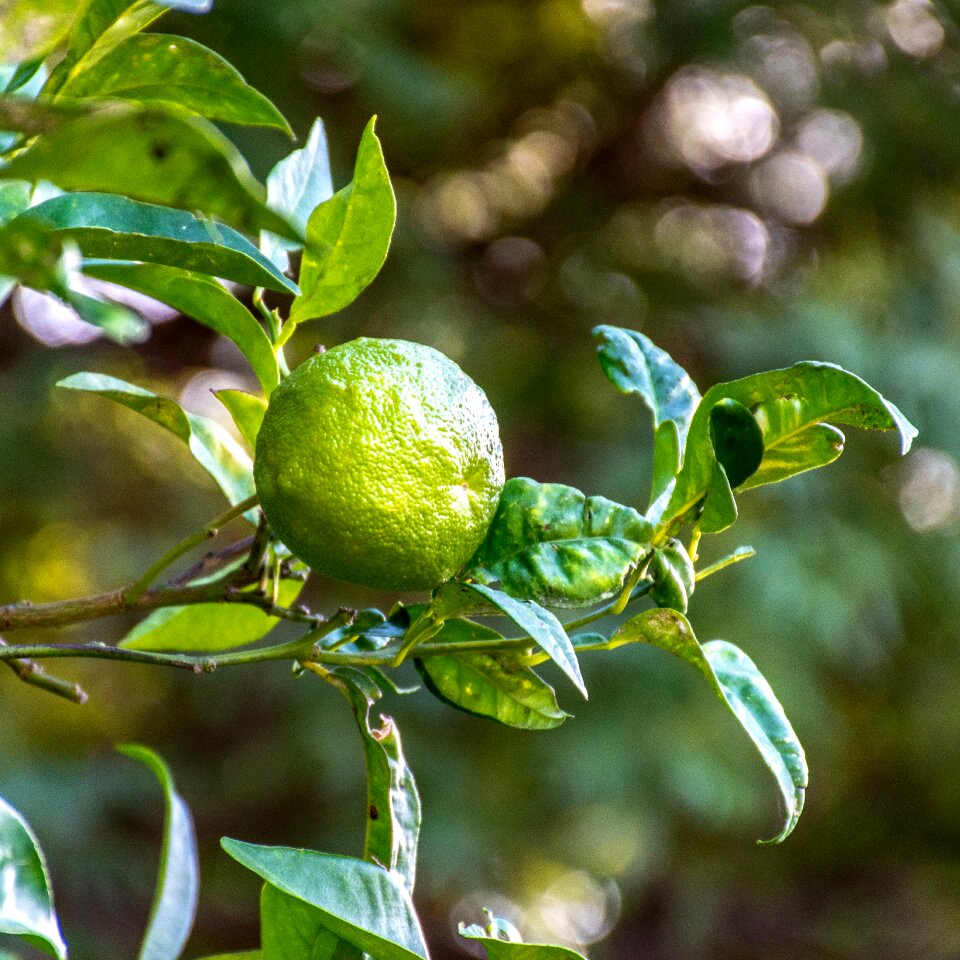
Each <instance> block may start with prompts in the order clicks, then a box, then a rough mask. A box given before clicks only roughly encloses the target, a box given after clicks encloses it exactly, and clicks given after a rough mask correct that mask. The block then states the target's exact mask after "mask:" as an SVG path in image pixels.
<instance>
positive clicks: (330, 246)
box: [286, 118, 397, 336]
mask: <svg viewBox="0 0 960 960" xmlns="http://www.w3.org/2000/svg"><path fill="white" fill-rule="evenodd" d="M374 119H375V118H374ZM373 126H374V120H371V121H370V123H368V124H367V128H366V130H364V132H363V137H362V139H361V140H360V147H359V149H358V150H357V162H356V165H355V167H354V171H353V181H352V182H351V183H350V184H349V185H348V186H346V187H344V188H343V189H342V190H339V191H338V192H337V193H335V194H334V195H333V196H332V197H331V198H330V199H329V200H327V201H325V202H324V203H321V204H320V205H319V206H318V207H316V209H314V211H313V212H312V213H311V214H310V219H309V220H308V222H307V243H306V247H305V248H304V251H303V261H302V263H301V266H300V288H301V290H302V293H301V295H300V296H299V297H297V298H296V299H295V300H294V301H293V306H292V307H291V309H290V322H289V324H288V327H287V328H286V329H287V330H288V331H289V332H292V330H293V326H294V324H297V323H301V322H302V321H304V320H312V319H313V318H315V317H325V316H327V314H330V313H335V312H336V311H337V310H342V309H343V308H344V307H345V306H347V305H348V304H350V303H352V302H353V301H354V300H356V298H357V297H358V296H359V295H360V292H361V291H362V290H363V289H364V288H365V287H366V286H367V285H368V284H369V283H370V281H371V280H373V278H374V277H375V276H376V275H377V274H378V273H379V272H380V268H381V267H382V266H383V262H384V260H386V258H387V250H388V249H389V248H390V237H391V236H392V235H393V226H394V223H395V221H396V218H397V203H396V198H395V197H394V195H393V187H392V186H391V184H390V176H389V174H388V173H387V168H386V164H385V163H384V159H383V150H382V149H381V148H380V141H379V140H378V139H377V135H376V134H375V133H374V132H373ZM287 336H289V333H287Z"/></svg>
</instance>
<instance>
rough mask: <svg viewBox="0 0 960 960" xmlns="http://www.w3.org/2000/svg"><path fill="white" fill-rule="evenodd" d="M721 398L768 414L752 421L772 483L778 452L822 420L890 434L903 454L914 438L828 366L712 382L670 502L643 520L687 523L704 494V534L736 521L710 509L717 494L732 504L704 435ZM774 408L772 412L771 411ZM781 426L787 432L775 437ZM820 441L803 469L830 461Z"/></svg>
mask: <svg viewBox="0 0 960 960" xmlns="http://www.w3.org/2000/svg"><path fill="white" fill-rule="evenodd" d="M727 398H730V399H733V400H736V401H737V402H738V403H740V404H742V405H743V406H744V407H747V408H749V409H751V410H754V409H755V408H756V409H757V410H764V409H765V410H766V411H767V415H766V417H765V419H764V421H763V422H760V421H759V420H758V423H760V426H761V431H762V432H763V443H764V460H766V459H767V457H770V458H771V464H772V466H771V469H770V471H769V472H767V474H766V475H767V476H769V477H771V478H777V479H783V478H784V477H785V476H789V475H790V474H788V473H785V471H784V466H783V463H782V462H780V461H777V459H776V457H777V450H778V447H780V446H781V445H782V444H784V443H787V448H786V449H788V450H789V449H791V445H793V448H794V449H795V445H796V443H797V440H796V439H795V438H796V437H797V436H798V435H800V434H803V433H805V432H806V431H808V430H813V429H816V428H818V426H819V424H822V423H824V422H825V421H831V422H835V423H849V424H852V425H854V426H858V427H863V428H864V429H869V430H896V431H897V433H898V434H899V436H900V452H901V453H906V452H907V450H909V449H910V444H911V442H912V441H913V438H914V437H915V436H916V434H917V431H916V428H915V427H914V426H913V425H912V424H911V423H910V422H909V421H908V420H907V419H906V417H904V415H903V414H902V413H901V412H900V411H899V410H898V409H897V408H896V407H895V406H894V405H893V404H892V403H890V402H889V401H888V400H885V399H884V398H883V397H882V396H881V395H880V394H879V393H877V391H876V390H874V389H873V387H871V386H870V385H869V384H867V383H865V382H864V381H863V380H861V379H860V378H859V377H857V376H855V375H854V374H852V373H849V372H847V371H846V370H844V369H842V368H841V367H838V366H835V365H834V364H830V363H814V362H810V361H805V362H803V363H798V364H795V365H794V366H792V367H787V368H786V369H783V370H771V371H769V372H767V373H758V374H755V375H754V376H751V377H744V378H743V379H742V380H734V381H732V382H730V383H720V384H717V385H716V386H715V387H711V388H710V390H708V391H707V393H706V394H705V395H704V398H703V400H702V402H701V403H700V406H699V407H698V408H697V412H696V413H695V415H694V417H693V420H692V422H691V425H690V432H689V435H688V439H687V453H686V456H685V458H684V462H683V467H682V469H681V471H680V474H679V475H678V477H677V481H676V485H675V486H674V488H673V490H672V492H671V494H670V496H669V499H666V498H662V500H661V502H659V503H657V504H654V506H653V507H652V508H651V512H650V514H649V516H651V519H652V520H654V522H655V523H656V524H657V525H658V526H660V527H671V526H673V525H676V524H678V523H680V522H683V521H685V520H688V519H692V518H693V517H694V516H695V512H696V511H697V510H698V509H699V507H700V504H701V502H702V501H703V500H704V498H705V497H706V502H705V503H704V504H703V517H702V519H701V529H702V530H703V532H704V533H716V532H718V531H719V530H722V529H724V528H725V527H726V526H729V524H730V523H732V522H733V519H735V518H736V511H735V509H733V510H732V511H731V509H730V506H729V504H727V505H725V506H724V507H723V508H722V509H717V508H716V505H713V508H711V502H710V501H711V500H713V499H714V498H715V497H716V498H717V500H718V501H723V500H724V499H725V498H730V499H731V500H732V497H731V496H730V491H729V488H727V489H726V490H725V489H724V488H723V485H722V484H720V483H719V482H718V478H717V476H716V468H717V459H716V456H715V455H714V449H713V444H712V442H711V439H710V436H709V431H710V412H711V410H712V409H713V407H714V405H715V404H716V403H718V402H719V401H720V400H723V399H727ZM787 409H789V413H787V412H786V411H787ZM774 410H776V414H774V413H771V411H774ZM784 427H787V428H788V429H789V431H790V432H788V433H780V430H781V429H782V428H784ZM823 436H824V434H823V432H822V430H820V431H818V433H816V434H814V435H813V436H812V438H811V445H812V447H813V449H814V450H815V451H817V452H816V453H815V454H813V455H811V458H810V459H809V460H807V461H806V462H807V463H808V466H806V467H804V468H803V469H809V468H811V467H813V466H822V465H823V464H824V463H828V462H830V460H829V459H827V458H825V457H824V455H823V453H824V451H823ZM831 459H835V458H831ZM763 471H764V465H763V462H761V464H760V468H759V470H758V471H757V474H760V476H761V477H763V475H764V474H763ZM754 476H756V474H754ZM768 482H769V481H768ZM754 485H756V483H755V484H754ZM664 500H665V501H666V502H664Z"/></svg>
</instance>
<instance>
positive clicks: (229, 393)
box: [213, 390, 267, 450]
mask: <svg viewBox="0 0 960 960" xmlns="http://www.w3.org/2000/svg"><path fill="white" fill-rule="evenodd" d="M213 392H214V395H215V396H216V398H217V399H218V400H219V401H220V402H221V403H222V404H223V405H224V406H225V407H226V408H227V412H228V413H229V414H230V416H231V417H232V418H233V422H234V423H235V424H236V425H237V429H238V430H239V431H240V436H242V437H243V439H244V440H246V442H247V443H248V444H249V446H250V449H251V450H253V449H255V448H256V446H257V434H258V433H259V432H260V424H261V423H263V415H264V414H265V413H266V412H267V403H266V401H265V400H261V399H260V398H259V397H255V396H253V394H250V393H246V392H245V391H243V390H214V391H213Z"/></svg>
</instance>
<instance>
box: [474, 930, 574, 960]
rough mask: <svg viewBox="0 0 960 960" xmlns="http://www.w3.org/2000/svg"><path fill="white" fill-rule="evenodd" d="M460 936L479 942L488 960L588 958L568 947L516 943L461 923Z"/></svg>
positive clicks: (564, 959) (566, 959)
mask: <svg viewBox="0 0 960 960" xmlns="http://www.w3.org/2000/svg"><path fill="white" fill-rule="evenodd" d="M460 936H461V937H465V938H466V939H467V940H473V941H475V942H476V943H479V944H480V946H481V947H483V949H484V950H485V951H486V954H487V960H586V958H585V957H584V956H583V954H581V953H577V952H576V950H570V949H568V948H567V947H558V946H555V945H553V944H546V943H515V942H512V941H510V940H500V939H497V938H495V937H491V936H488V935H487V933H486V931H485V930H483V928H482V927H478V926H476V925H472V926H469V927H468V926H464V924H462V923H461V924H460Z"/></svg>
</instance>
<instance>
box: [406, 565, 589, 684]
mask: <svg viewBox="0 0 960 960" xmlns="http://www.w3.org/2000/svg"><path fill="white" fill-rule="evenodd" d="M484 608H486V610H485V612H487V613H489V612H491V608H492V612H494V613H502V614H503V615H504V616H506V617H508V618H509V619H510V620H512V621H513V622H514V623H515V624H516V625H517V626H518V627H520V628H521V629H522V630H523V631H524V632H526V633H527V634H529V635H530V638H531V639H532V640H533V641H534V642H535V643H537V644H539V645H540V647H541V648H542V649H543V652H544V653H546V655H547V656H548V657H550V659H551V660H553V662H554V663H555V664H556V665H557V666H558V667H559V668H560V669H561V670H562V671H563V672H564V673H565V674H566V675H567V676H568V677H569V678H570V680H571V681H573V684H574V685H575V686H576V688H577V689H578V690H579V691H580V692H581V693H582V694H583V696H584V698H586V696H587V688H586V687H585V686H584V683H583V676H582V675H581V673H580V664H579V663H578V662H577V655H576V653H575V652H574V649H573V644H572V643H571V642H570V638H569V637H568V636H567V634H566V631H565V630H564V629H563V624H562V623H560V621H559V620H558V619H557V618H556V617H555V616H554V615H553V614H552V613H551V612H550V611H549V610H547V609H545V608H544V607H541V606H540V605H539V604H537V603H534V602H533V601H532V600H518V599H517V598H515V597H511V596H509V595H508V594H506V593H504V592H503V591H502V590H494V589H493V588H492V587H488V586H486V585H485V584H482V583H459V582H456V581H451V582H449V583H446V584H443V585H442V586H440V587H439V588H438V589H437V591H436V593H435V594H434V600H433V603H432V604H431V605H430V609H429V610H428V612H427V613H426V614H425V616H428V617H429V616H433V618H434V619H439V620H446V619H449V618H450V617H452V616H455V615H457V614H460V613H464V614H465V613H469V612H471V611H478V610H479V611H483V610H484Z"/></svg>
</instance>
